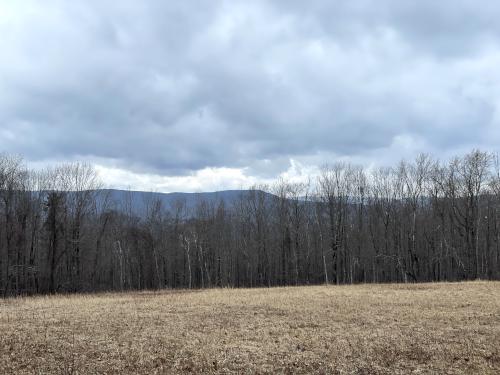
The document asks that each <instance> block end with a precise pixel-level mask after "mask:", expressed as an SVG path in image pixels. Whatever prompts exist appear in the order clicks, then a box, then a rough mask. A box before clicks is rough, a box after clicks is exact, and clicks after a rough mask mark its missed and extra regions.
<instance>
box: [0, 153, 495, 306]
mask: <svg viewBox="0 0 500 375" xmlns="http://www.w3.org/2000/svg"><path fill="white" fill-rule="evenodd" d="M100 187H101V183H100V181H99V177H98V175H97V173H96V171H95V170H94V168H93V167H92V166H91V165H89V164H86V163H69V164H62V165H58V166H54V167H50V168H47V169H46V170H43V171H33V170H30V169H28V168H27V167H26V165H25V163H24V162H23V160H22V159H21V158H20V157H15V156H10V155H5V154H4V155H1V156H0V292H1V293H2V295H3V296H8V295H18V294H34V293H58V292H90V291H108V290H138V289H161V288H209V287H258V286H266V287H270V286H278V285H303V284H320V283H331V284H350V283H361V282H374V283H375V282H426V281H444V280H447V281H457V280H471V279H478V278H480V279H500V163H499V159H498V156H495V155H493V154H490V153H487V152H482V151H479V150H473V151H472V152H470V153H468V154H466V155H463V156H460V157H455V158H453V159H452V160H450V161H446V162H442V161H439V160H436V159H434V158H432V157H431V156H429V155H425V154H422V155H419V156H418V157H417V158H416V159H415V160H413V161H401V162H399V163H398V164H397V165H394V166H392V167H382V168H377V169H366V168H363V167H361V166H356V165H351V164H348V163H341V162H338V163H334V164H331V165H329V166H325V167H324V168H323V169H322V170H321V173H320V175H319V177H317V178H316V179H314V180H311V182H310V183H293V182H290V181H286V180H279V181H278V182H276V183H275V184H274V185H272V186H254V187H252V188H251V189H249V190H245V191H242V193H241V195H240V197H239V198H238V199H236V200H235V201H233V202H231V203H230V204H229V203H227V202H224V201H223V200H220V201H213V200H202V199H200V200H199V201H198V203H197V204H196V205H195V207H190V206H188V205H187V204H186V202H185V201H182V200H178V201H176V202H175V203H174V204H172V206H171V207H164V206H163V205H162V201H161V200H159V199H153V198H152V199H150V200H149V201H147V202H144V204H145V212H144V213H142V214H138V213H137V212H134V209H133V205H132V204H131V196H130V197H129V198H126V199H124V200H123V201H122V202H119V203H118V204H116V202H113V201H111V200H110V199H109V196H108V194H107V192H106V191H105V190H101V189H100Z"/></svg>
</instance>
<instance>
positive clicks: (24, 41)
mask: <svg viewBox="0 0 500 375" xmlns="http://www.w3.org/2000/svg"><path fill="white" fill-rule="evenodd" d="M499 14H500V4H496V3H495V2H492V1H465V0H462V1H456V0H453V1H452V0H443V1H439V2H436V1H431V0H422V1H415V2H411V3H408V2H401V1H398V0H382V1H378V2H377V3H376V4H374V3H373V2H372V1H367V0H366V1H365V0H358V1H347V0H345V1H335V2H332V1H327V0H312V1H308V2H304V1H299V0H288V1H278V0H276V1H264V0H262V1H252V2H249V1H235V0H231V1H229V0H228V1H217V0H215V1H213V0H211V1H208V0H206V1H182V2H166V1H160V0H148V1H140V2H139V1H132V0H128V1H127V0H125V1H120V2H116V1H97V0H95V1H94V0H89V1H71V2H67V1H62V0H49V1H47V2H44V3H43V4H41V3H40V2H38V1H34V0H33V1H26V2H23V3H22V4H20V3H18V2H12V1H7V0H5V1H3V0H0V56H1V58H0V150H3V151H7V152H15V153H21V154H23V155H24V156H25V157H26V158H27V159H28V161H34V162H37V163H43V162H44V161H52V160H57V161H63V160H73V159H85V160H90V161H92V162H94V163H96V164H98V165H99V166H100V168H101V169H102V171H103V174H104V175H105V176H108V181H109V182H110V183H113V184H119V182H116V181H114V180H113V179H112V178H111V177H109V176H115V177H116V176H117V172H116V171H120V172H119V173H118V175H119V176H123V177H120V178H121V179H123V180H126V179H127V178H132V179H133V177H131V176H137V175H139V174H141V175H142V176H143V177H141V178H143V179H145V181H149V182H150V183H151V184H152V185H154V186H152V188H155V187H160V188H161V189H163V190H170V189H173V187H172V186H176V187H178V189H176V190H192V189H199V190H203V189H204V188H212V187H213V188H214V189H216V188H217V186H216V184H220V188H227V187H237V186H235V185H237V184H244V183H245V182H255V181H259V180H266V179H270V178H273V177H276V176H278V175H280V174H283V173H292V172H293V171H294V170H295V171H296V169H297V165H301V166H303V168H304V170H312V169H314V168H315V167H317V166H318V165H321V164H323V163H325V162H329V161H333V160H335V159H337V158H343V159H350V160H354V161H357V162H361V163H371V162H388V163H391V161H392V160H395V159H399V158H401V157H409V156H412V155H414V154H415V153H417V152H422V151H423V152H433V153H436V154H437V155H438V156H446V155H448V154H450V153H456V152H461V151H462V150H467V149H469V148H471V147H481V148H484V149H489V150H493V151H496V150H498V147H499V146H498V144H499V141H500V124H499V112H498V109H499V106H500V71H499V70H498V66H500V48H499V47H500V23H498V21H497V20H498V15H499ZM113 171H114V172H113ZM231 171H233V172H231ZM113 173H114V174H113ZM207 173H208V174H210V173H211V176H213V179H212V180H211V178H210V177H207ZM299 174H300V173H299ZM126 176H128V177H126ZM148 176H149V177H148ZM154 176H157V177H154ZM161 176H164V177H161ZM148 178H149V180H148ZM157 178H162V179H163V180H162V181H164V183H161V182H158V181H157ZM219 178H221V179H220V180H219ZM172 179H173V180H172ZM174 180H175V181H177V182H176V183H175V184H174V185H172V184H170V183H168V182H165V181H174ZM179 181H180V182H179ZM182 181H184V182H185V184H186V185H185V186H184V185H182V184H183V183H184V182H182ZM204 181H212V182H211V183H204ZM213 181H215V183H214V182H213ZM122 185H126V183H122ZM141 186H142V185H141ZM183 186H184V188H183Z"/></svg>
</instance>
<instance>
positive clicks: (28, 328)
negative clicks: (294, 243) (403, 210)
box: [0, 282, 500, 374]
mask: <svg viewBox="0 0 500 375" xmlns="http://www.w3.org/2000/svg"><path fill="white" fill-rule="evenodd" d="M412 372H414V373H440V374H460V373H464V374H470V373H481V374H483V373H484V374H488V373H489V374H498V373H500V282H468V283H439V284H418V285H358V286H339V287H337V286H310V287H288V288H275V289H212V290H203V291H162V292H137V293H122V294H99V295H74V296H51V297H30V298H15V299H8V300H0V373H1V374H9V373H20V374H23V373H26V374H33V373H35V374H38V373H40V374H41V373H43V374H46V373H58V374H59V373H63V374H64V373H68V374H70V373H73V374H76V373H78V374H96V373H107V374H127V373H130V374H135V373H139V374H141V373H143V374H154V373H159V374H162V373H319V374H323V373H324V374H344V373H345V374H350V373H356V374H395V373H404V374H406V373H412Z"/></svg>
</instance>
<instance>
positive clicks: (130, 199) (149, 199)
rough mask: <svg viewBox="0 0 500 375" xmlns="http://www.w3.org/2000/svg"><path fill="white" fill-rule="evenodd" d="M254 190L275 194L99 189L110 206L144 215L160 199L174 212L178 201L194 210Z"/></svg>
mask: <svg viewBox="0 0 500 375" xmlns="http://www.w3.org/2000/svg"><path fill="white" fill-rule="evenodd" d="M254 192H260V193H263V194H265V196H266V197H267V198H268V199H271V198H272V197H274V195H273V194H271V193H267V192H262V191H260V190H221V191H215V192H201V193H180V192H174V193H159V192H147V191H131V190H120V189H101V190H98V193H99V194H98V196H99V197H100V199H99V200H100V201H101V202H103V201H104V199H107V200H108V204H109V206H110V208H114V209H118V210H120V209H125V208H130V209H131V210H132V212H134V213H135V214H137V215H139V216H143V215H144V214H145V213H146V211H147V207H148V205H149V204H151V203H153V202H155V201H160V202H161V205H162V208H163V209H165V210H166V211H170V212H173V211H174V210H175V206H176V205H177V204H178V203H183V204H184V205H185V209H186V210H188V211H192V210H193V209H195V208H196V207H197V205H198V204H199V203H200V202H201V201H204V202H207V203H209V204H218V203H220V202H221V201H222V202H224V204H225V205H228V206H232V205H233V204H234V203H235V202H237V201H238V200H240V199H241V198H242V197H248V196H249V195H250V194H252V193H254Z"/></svg>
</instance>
